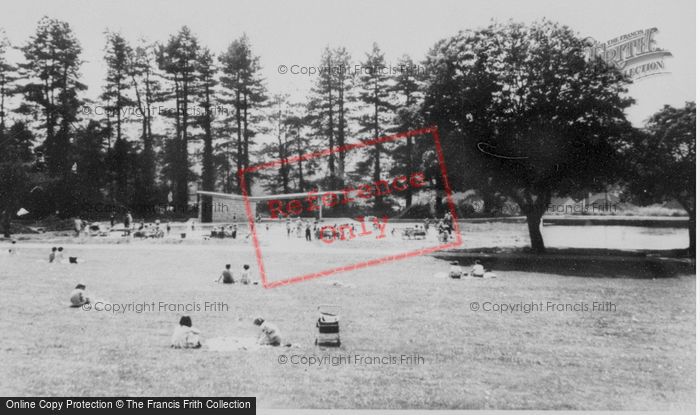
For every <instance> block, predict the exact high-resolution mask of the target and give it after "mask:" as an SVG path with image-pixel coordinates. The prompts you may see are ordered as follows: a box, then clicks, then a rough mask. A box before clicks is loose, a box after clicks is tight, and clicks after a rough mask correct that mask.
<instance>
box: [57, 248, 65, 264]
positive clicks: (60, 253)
mask: <svg viewBox="0 0 700 415" xmlns="http://www.w3.org/2000/svg"><path fill="white" fill-rule="evenodd" d="M56 262H60V263H63V247H62V246H59V247H58V253H57V254H56Z"/></svg>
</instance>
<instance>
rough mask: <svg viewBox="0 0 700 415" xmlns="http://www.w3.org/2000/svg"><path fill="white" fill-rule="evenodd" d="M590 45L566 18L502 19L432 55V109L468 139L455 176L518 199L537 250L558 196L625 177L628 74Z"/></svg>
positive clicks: (430, 114)
mask: <svg viewBox="0 0 700 415" xmlns="http://www.w3.org/2000/svg"><path fill="white" fill-rule="evenodd" d="M586 46H587V41H586V40H584V39H581V38H579V37H578V36H577V35H576V34H575V33H574V32H573V31H572V30H571V29H570V28H568V27H566V26H561V25H559V24H556V23H552V22H548V21H541V22H537V23H534V24H531V25H529V26H528V25H524V24H520V23H514V22H510V23H507V24H500V23H494V24H492V25H490V26H489V27H487V28H485V29H482V30H478V31H463V32H460V33H459V34H458V35H456V36H454V37H452V38H449V39H446V40H443V41H441V42H439V43H438V44H437V45H436V46H435V47H434V48H433V49H432V51H431V52H430V53H429V55H428V58H427V65H428V70H427V73H428V76H429V79H428V88H427V95H426V100H425V111H426V115H427V118H428V120H430V121H431V122H432V123H435V124H437V125H438V126H439V128H440V132H441V136H443V137H449V139H450V140H453V141H455V140H456V141H458V143H455V145H454V148H455V149H460V152H461V153H462V154H459V155H458V157H461V158H462V160H463V163H464V164H462V166H463V167H464V170H463V172H462V173H461V174H460V173H456V174H457V175H458V176H463V177H456V180H455V182H460V181H463V182H464V183H465V184H464V185H465V186H469V187H476V188H482V187H484V186H492V187H494V188H496V189H500V190H501V191H503V192H504V193H505V194H506V195H508V196H509V197H510V198H512V199H513V200H514V201H515V202H517V204H518V205H519V207H520V209H521V210H522V211H523V213H524V214H525V215H526V216H527V224H528V230H529V233H530V241H531V247H532V249H533V250H534V251H536V252H543V251H544V250H545V246H544V240H543V238H542V234H541V231H540V223H541V218H542V215H543V214H544V213H545V211H546V209H547V207H548V205H549V202H550V200H551V196H552V194H553V193H566V192H571V191H574V190H576V189H578V188H593V187H600V186H603V185H604V184H605V183H607V182H609V181H611V180H612V179H615V176H616V175H617V173H616V172H615V170H614V167H615V165H617V164H616V163H614V160H615V154H616V153H615V150H614V146H613V142H614V141H615V140H617V139H618V138H619V137H620V135H621V134H622V132H624V131H626V130H627V128H628V123H627V121H626V118H625V115H624V110H625V108H626V107H628V106H629V105H630V104H631V102H632V100H631V99H629V98H626V97H625V96H624V93H625V92H626V84H627V83H628V81H627V80H626V79H625V78H624V76H623V75H622V74H621V73H620V72H619V71H617V70H616V69H614V68H612V67H609V66H608V65H607V64H606V63H605V62H603V61H602V60H600V59H597V60H587V59H586V56H585V54H584V50H585V48H586ZM448 144H450V143H446V146H447V145H448ZM456 153H457V152H456V151H455V154H456ZM447 154H448V155H449V154H450V152H448V153H447ZM453 174H454V173H453ZM464 179H467V180H464Z"/></svg>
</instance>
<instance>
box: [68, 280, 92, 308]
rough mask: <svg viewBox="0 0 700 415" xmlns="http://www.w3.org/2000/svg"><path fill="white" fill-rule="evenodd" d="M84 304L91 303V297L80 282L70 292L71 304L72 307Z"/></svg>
mask: <svg viewBox="0 0 700 415" xmlns="http://www.w3.org/2000/svg"><path fill="white" fill-rule="evenodd" d="M84 304H90V297H88V295H87V293H86V292H85V286H84V285H83V284H78V285H76V286H75V289H74V290H73V291H72V292H71V293H70V305H71V307H80V306H82V305H84Z"/></svg>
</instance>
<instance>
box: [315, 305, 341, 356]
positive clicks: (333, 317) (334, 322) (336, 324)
mask: <svg viewBox="0 0 700 415" xmlns="http://www.w3.org/2000/svg"><path fill="white" fill-rule="evenodd" d="M339 311H340V307H338V306H335V305H329V304H321V305H320V306H318V313H319V316H318V321H316V328H317V329H318V333H317V334H316V342H315V344H316V346H324V347H340V317H339V315H338V314H339Z"/></svg>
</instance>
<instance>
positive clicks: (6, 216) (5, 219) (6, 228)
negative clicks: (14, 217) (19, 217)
mask: <svg viewBox="0 0 700 415" xmlns="http://www.w3.org/2000/svg"><path fill="white" fill-rule="evenodd" d="M10 212H11V210H10V209H9V208H7V209H6V210H4V211H3V212H2V218H1V220H2V234H3V236H4V237H5V238H9V237H10V236H11V229H10Z"/></svg>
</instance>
